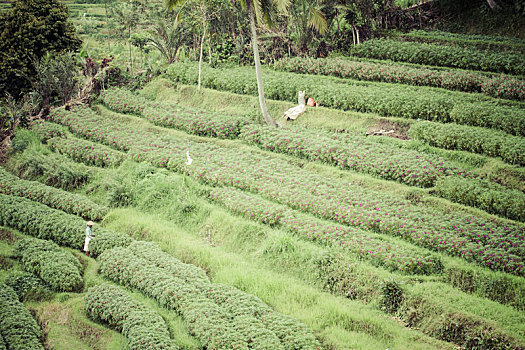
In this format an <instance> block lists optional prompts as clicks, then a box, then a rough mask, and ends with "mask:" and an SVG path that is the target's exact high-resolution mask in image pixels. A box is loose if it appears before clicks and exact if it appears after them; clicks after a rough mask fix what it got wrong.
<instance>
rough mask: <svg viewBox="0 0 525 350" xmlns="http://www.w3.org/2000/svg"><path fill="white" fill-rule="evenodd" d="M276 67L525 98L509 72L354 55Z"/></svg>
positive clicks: (284, 61) (301, 60)
mask: <svg viewBox="0 0 525 350" xmlns="http://www.w3.org/2000/svg"><path fill="white" fill-rule="evenodd" d="M274 68H275V69H277V70H280V71H285V72H294V73H302V74H317V75H331V76H334V77H339V78H347V79H357V80H369V81H381V82H385V83H397V84H408V85H416V86H433V87H438V88H444V89H448V90H459V91H465V92H481V93H483V94H485V95H488V96H492V97H496V98H507V99H514V100H519V101H523V100H525V81H524V80H522V79H518V78H514V77H511V76H505V75H493V76H488V75H487V74H484V73H479V72H472V71H466V70H459V69H456V70H451V69H442V68H441V69H436V68H432V67H416V66H409V65H404V64H399V63H393V62H389V61H385V62H377V61H371V62H369V61H361V60H359V61H357V60H352V59H350V58H335V59H331V58H318V59H312V58H302V57H293V58H284V59H282V60H279V61H277V62H276V63H275V65H274Z"/></svg>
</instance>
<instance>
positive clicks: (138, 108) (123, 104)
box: [100, 88, 151, 115]
mask: <svg viewBox="0 0 525 350" xmlns="http://www.w3.org/2000/svg"><path fill="white" fill-rule="evenodd" d="M100 97H101V98H102V101H104V104H105V105H106V106H108V107H109V108H111V109H112V110H114V111H117V112H120V113H131V114H138V115H142V113H143V112H144V109H145V108H146V107H148V106H149V105H150V104H151V102H150V101H148V100H146V99H145V98H144V97H142V96H139V95H134V94H131V93H130V92H129V90H125V89H119V88H112V89H109V90H102V91H101V92H100Z"/></svg>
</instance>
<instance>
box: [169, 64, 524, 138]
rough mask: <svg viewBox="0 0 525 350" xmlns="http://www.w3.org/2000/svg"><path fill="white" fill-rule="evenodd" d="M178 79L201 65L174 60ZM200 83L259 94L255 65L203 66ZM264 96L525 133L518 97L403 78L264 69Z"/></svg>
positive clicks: (186, 79)
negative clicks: (300, 94)
mask: <svg viewBox="0 0 525 350" xmlns="http://www.w3.org/2000/svg"><path fill="white" fill-rule="evenodd" d="M168 75H169V76H170V77H171V78H172V79H174V80H175V81H179V82H182V83H185V84H196V83H197V78H198V66H197V64H193V63H190V62H187V63H186V62H175V63H173V64H172V65H170V67H169V68H168ZM202 84H203V85H204V86H206V87H208V88H211V89H216V90H225V91H230V92H233V93H238V94H247V95H253V96H257V94H258V93H257V82H256V79H255V74H254V73H253V70H252V68H248V67H239V68H228V69H213V68H210V67H209V66H206V65H204V66H203V73H202ZM264 84H265V86H264V88H265V94H266V97H268V98H271V99H275V100H283V101H292V102H296V101H297V91H299V90H306V94H307V95H308V96H312V97H314V98H315V100H316V101H317V102H318V103H320V104H321V105H323V106H327V107H332V108H337V109H343V110H355V111H358V112H370V113H377V114H379V115H381V116H385V117H399V118H408V119H424V120H432V121H439V122H444V123H449V122H455V123H458V124H465V125H473V126H482V127H487V128H494V129H499V130H503V131H505V132H507V133H509V134H512V135H522V136H525V109H523V108H520V106H521V105H519V104H517V102H511V101H506V102H502V101H501V100H495V99H492V98H488V97H484V96H479V95H478V96H476V95H471V94H465V93H461V92H455V91H445V90H441V89H439V90H438V89H435V88H429V87H428V88H427V87H416V86H408V85H401V84H386V83H377V82H360V81H357V80H350V79H338V78H333V77H322V76H312V75H304V74H295V73H286V72H276V71H269V70H267V71H265V72H264Z"/></svg>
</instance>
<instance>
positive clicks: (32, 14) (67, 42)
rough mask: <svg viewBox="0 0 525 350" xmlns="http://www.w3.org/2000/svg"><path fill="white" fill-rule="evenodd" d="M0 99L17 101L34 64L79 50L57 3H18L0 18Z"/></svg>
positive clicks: (28, 0)
mask: <svg viewBox="0 0 525 350" xmlns="http://www.w3.org/2000/svg"><path fill="white" fill-rule="evenodd" d="M0 23H2V28H1V29H0V95H2V96H4V95H5V94H6V93H8V94H10V95H12V96H14V97H15V98H18V97H20V96H21V95H22V94H23V93H25V92H27V91H28V90H29V89H30V87H31V78H32V77H33V76H34V75H35V67H34V62H38V61H39V60H40V59H41V58H42V57H43V56H44V55H45V54H46V53H48V52H49V53H61V52H65V51H75V50H77V49H78V48H80V45H81V43H82V42H81V40H80V39H79V38H78V37H77V34H76V32H75V28H74V26H73V25H72V24H71V23H70V22H69V21H68V11H67V8H66V7H65V6H64V5H63V4H62V3H61V2H60V1H58V0H19V1H16V2H14V3H13V5H12V8H11V11H9V12H6V13H4V14H2V15H0Z"/></svg>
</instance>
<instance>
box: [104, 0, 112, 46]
mask: <svg viewBox="0 0 525 350" xmlns="http://www.w3.org/2000/svg"><path fill="white" fill-rule="evenodd" d="M104 7H105V8H106V29H107V30H108V51H109V52H110V53H111V45H110V44H109V19H108V0H104Z"/></svg>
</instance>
